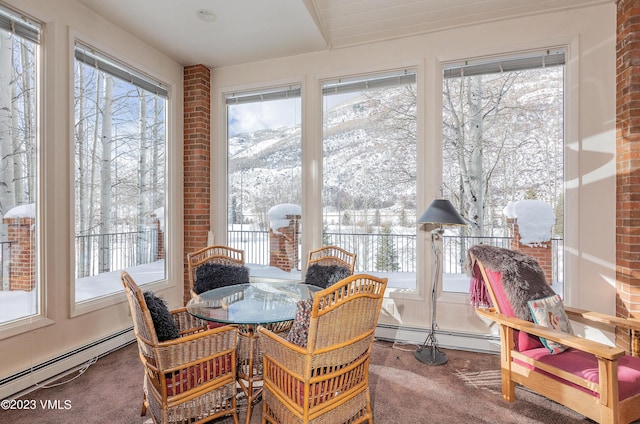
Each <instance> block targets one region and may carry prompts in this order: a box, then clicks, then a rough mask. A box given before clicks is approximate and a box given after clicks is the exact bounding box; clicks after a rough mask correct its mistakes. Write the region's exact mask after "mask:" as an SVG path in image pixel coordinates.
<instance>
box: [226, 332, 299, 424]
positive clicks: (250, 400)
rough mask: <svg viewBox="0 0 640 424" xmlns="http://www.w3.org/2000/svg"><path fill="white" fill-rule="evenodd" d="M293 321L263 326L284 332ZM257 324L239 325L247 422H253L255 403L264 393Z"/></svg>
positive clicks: (239, 378) (239, 372) (240, 373)
mask: <svg viewBox="0 0 640 424" xmlns="http://www.w3.org/2000/svg"><path fill="white" fill-rule="evenodd" d="M292 324H293V321H284V322H277V323H273V324H264V325H263V327H265V328H268V329H269V330H270V331H273V332H274V333H283V332H286V331H289V329H290V328H291V325H292ZM256 328H257V326H255V325H253V324H245V325H239V326H238V336H239V337H238V367H237V379H236V380H237V382H238V385H239V386H240V388H241V389H242V392H243V393H244V395H245V396H246V397H247V416H246V424H249V423H250V422H251V414H252V413H253V404H254V403H255V401H257V400H258V399H259V398H260V395H262V384H260V385H259V386H258V385H257V384H256V383H259V382H262V364H263V362H262V349H261V348H260V339H259V337H258V334H257V333H256Z"/></svg>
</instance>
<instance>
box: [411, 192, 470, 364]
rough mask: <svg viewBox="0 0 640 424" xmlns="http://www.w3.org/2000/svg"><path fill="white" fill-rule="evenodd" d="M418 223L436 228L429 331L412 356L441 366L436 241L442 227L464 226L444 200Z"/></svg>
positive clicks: (443, 356)
mask: <svg viewBox="0 0 640 424" xmlns="http://www.w3.org/2000/svg"><path fill="white" fill-rule="evenodd" d="M418 222H419V223H423V224H436V225H437V227H436V228H435V229H433V230H432V231H431V249H432V250H433V261H434V264H433V282H432V285H431V330H430V331H429V334H428V335H427V338H426V339H425V341H424V343H423V344H422V346H420V347H419V348H417V349H416V351H415V352H414V355H415V357H416V359H417V360H418V361H420V362H422V363H425V364H429V365H443V364H446V363H447V360H448V359H447V355H446V354H445V353H444V352H441V351H440V350H439V349H438V341H437V340H436V328H438V323H437V322H436V290H437V287H438V276H439V274H440V248H439V245H438V241H439V240H442V239H443V238H442V235H443V234H444V228H443V225H466V222H465V221H464V219H463V218H462V217H461V216H460V214H459V213H458V211H456V209H455V208H454V207H453V205H452V204H451V202H449V201H448V200H446V199H435V200H434V201H433V202H431V204H430V205H429V207H428V208H427V210H426V211H425V212H424V213H423V214H422V216H421V217H420V219H418Z"/></svg>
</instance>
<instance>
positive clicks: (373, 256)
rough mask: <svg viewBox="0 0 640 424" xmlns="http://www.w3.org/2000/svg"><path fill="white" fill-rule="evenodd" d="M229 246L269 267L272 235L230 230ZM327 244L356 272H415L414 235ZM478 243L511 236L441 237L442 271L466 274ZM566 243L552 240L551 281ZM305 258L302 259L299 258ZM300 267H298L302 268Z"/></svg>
mask: <svg viewBox="0 0 640 424" xmlns="http://www.w3.org/2000/svg"><path fill="white" fill-rule="evenodd" d="M227 234H228V243H229V246H231V247H235V248H237V249H243V250H244V251H245V260H246V262H247V263H255V264H259V265H269V233H268V232H266V231H235V230H234V231H229V232H228V233H227ZM323 237H324V240H325V244H328V245H336V246H340V247H342V248H343V249H346V250H348V251H350V252H354V253H356V254H357V255H358V259H357V262H356V272H367V271H369V272H371V271H376V272H416V268H415V267H416V235H415V234H404V235H403V234H358V233H325V234H324V235H323ZM476 244H488V245H492V246H497V247H504V248H509V246H510V245H511V237H475V236H449V235H444V236H443V238H442V272H443V273H445V274H464V273H465V272H466V271H465V269H464V265H465V262H466V259H467V250H468V249H469V248H470V247H471V246H475V245H476ZM563 247H564V240H563V239H561V238H553V239H552V240H551V258H552V261H553V263H552V278H553V280H552V281H556V282H562V281H563V267H562V264H563V253H564V250H563ZM299 257H300V258H302V256H299ZM300 266H301V264H299V265H298V267H299V268H300Z"/></svg>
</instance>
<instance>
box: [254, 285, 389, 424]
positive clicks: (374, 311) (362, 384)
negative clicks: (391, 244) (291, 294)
mask: <svg viewBox="0 0 640 424" xmlns="http://www.w3.org/2000/svg"><path fill="white" fill-rule="evenodd" d="M386 286H387V279H386V278H377V277H374V276H371V275H366V274H358V275H353V276H351V277H348V278H345V279H344V280H342V281H340V282H338V283H336V284H334V285H332V286H331V287H329V288H326V289H324V290H321V291H319V292H316V293H315V294H314V296H313V299H311V300H310V302H309V303H310V307H309V308H308V309H307V312H308V314H305V313H298V314H297V315H296V320H295V321H294V323H293V326H292V328H291V330H290V332H289V335H288V336H287V338H286V339H285V338H283V337H282V336H281V335H278V334H275V333H273V332H271V331H269V330H268V329H266V328H264V327H259V328H258V331H259V336H260V342H261V344H262V352H263V361H264V366H263V371H264V375H263V382H264V383H263V384H264V390H263V396H262V399H263V412H262V423H263V424H265V423H280V424H289V423H331V424H338V423H361V422H365V421H368V422H369V423H373V413H372V410H371V398H370V393H369V362H370V355H371V349H372V346H373V339H374V331H375V328H376V324H377V322H378V317H379V315H380V309H381V307H382V299H383V296H384V291H385V289H386ZM300 302H305V301H300ZM304 309H305V308H304V307H302V308H301V307H300V303H299V305H298V312H300V311H301V310H304ZM305 315H306V318H307V319H308V321H307V320H306V319H305ZM296 331H298V332H300V333H301V334H298V335H297V337H292V332H296ZM288 340H294V341H296V343H293V342H290V341H288Z"/></svg>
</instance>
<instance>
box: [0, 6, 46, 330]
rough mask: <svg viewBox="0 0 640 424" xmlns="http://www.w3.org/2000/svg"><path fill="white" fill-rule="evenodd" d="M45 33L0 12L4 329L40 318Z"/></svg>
mask: <svg viewBox="0 0 640 424" xmlns="http://www.w3.org/2000/svg"><path fill="white" fill-rule="evenodd" d="M40 32H41V27H40V25H39V24H38V23H36V22H32V21H30V20H28V19H25V18H24V16H21V15H18V14H15V13H13V12H12V11H10V10H7V9H4V8H2V7H0V182H1V183H0V218H2V219H1V220H0V325H1V324H3V323H8V322H11V321H14V320H17V319H20V318H24V317H29V316H33V315H37V314H39V313H41V293H42V286H41V280H40V278H39V275H40V268H39V264H40V252H39V243H38V228H39V227H40V222H39V220H38V206H39V203H40V192H39V188H40V185H39V169H40V166H39V163H38V162H39V161H38V157H39V154H38V152H39V147H40V137H39V135H40V129H39V125H38V115H39V113H38V110H39V87H40V84H39V79H38V75H39V72H38V68H39V65H38V62H39V58H40V48H39V42H40Z"/></svg>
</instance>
